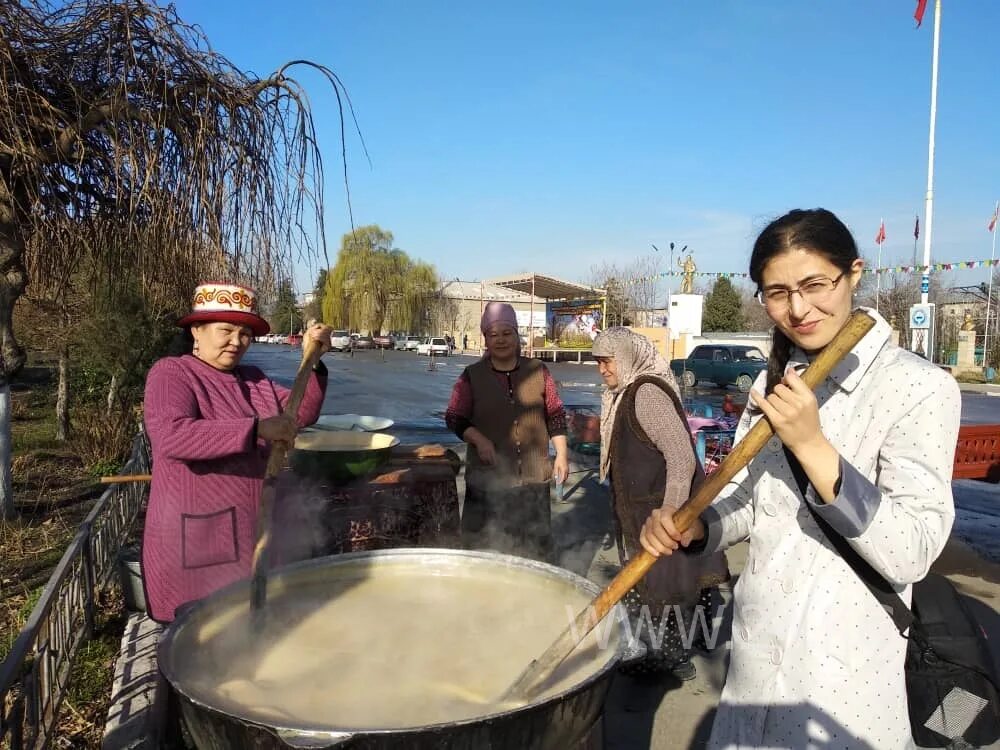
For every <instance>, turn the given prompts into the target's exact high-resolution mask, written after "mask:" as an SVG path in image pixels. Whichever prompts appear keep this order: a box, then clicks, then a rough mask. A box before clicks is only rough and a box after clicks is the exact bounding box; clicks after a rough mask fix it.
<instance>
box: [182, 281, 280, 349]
mask: <svg viewBox="0 0 1000 750" xmlns="http://www.w3.org/2000/svg"><path fill="white" fill-rule="evenodd" d="M215 321H217V322H222V323H236V324H237V325H241V326H249V328H250V330H252V331H253V335H254V336H263V335H264V334H265V333H267V332H268V331H270V330H271V326H270V325H269V324H268V322H267V321H266V320H264V319H263V318H262V317H260V315H258V314H257V293H256V292H255V291H254V290H253V289H251V288H249V287H245V286H240V285H239V284H225V283H222V282H216V281H212V282H208V283H206V284H199V285H198V286H197V287H195V290H194V303H193V304H192V306H191V312H190V314H188V315H186V316H184V317H183V318H181V319H180V320H178V321H177V325H179V326H181V327H182V328H183V327H186V326H189V325H191V324H192V323H210V322H215Z"/></svg>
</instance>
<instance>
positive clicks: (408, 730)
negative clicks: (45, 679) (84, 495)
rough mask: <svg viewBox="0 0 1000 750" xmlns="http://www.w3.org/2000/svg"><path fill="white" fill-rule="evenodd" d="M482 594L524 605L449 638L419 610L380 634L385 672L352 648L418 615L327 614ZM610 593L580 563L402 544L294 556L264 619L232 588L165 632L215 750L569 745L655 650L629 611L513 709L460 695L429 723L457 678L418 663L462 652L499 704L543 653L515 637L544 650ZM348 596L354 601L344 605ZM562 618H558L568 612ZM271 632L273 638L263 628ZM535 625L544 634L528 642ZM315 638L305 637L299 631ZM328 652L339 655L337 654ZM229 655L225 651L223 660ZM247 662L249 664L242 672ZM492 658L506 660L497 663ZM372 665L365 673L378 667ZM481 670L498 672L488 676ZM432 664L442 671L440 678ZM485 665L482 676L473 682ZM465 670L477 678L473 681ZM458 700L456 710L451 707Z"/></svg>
mask: <svg viewBox="0 0 1000 750" xmlns="http://www.w3.org/2000/svg"><path fill="white" fill-rule="evenodd" d="M477 590H481V591H484V592H487V594H486V596H487V598H485V599H483V600H482V601H491V600H489V599H488V597H489V596H490V595H491V594H492V595H495V596H496V597H497V598H496V601H492V602H491V606H490V607H484V609H486V610H488V611H489V612H490V613H491V614H489V615H488V617H487V620H486V621H489V620H491V619H492V618H493V616H494V614H495V612H504V611H506V609H505V607H506V602H508V601H509V602H510V604H511V606H510V608H509V609H510V611H509V612H508V614H507V616H506V617H504V616H501V617H499V621H498V622H496V623H495V624H492V626H491V628H489V632H482V633H481V634H480V633H477V632H476V627H477V626H475V625H474V624H473V623H472V622H470V618H469V617H468V613H467V612H463V611H461V609H459V610H458V611H455V612H452V613H450V615H449V616H448V617H446V618H444V619H442V620H441V622H443V623H446V625H445V626H443V627H442V631H441V632H439V634H438V637H437V638H433V637H430V638H428V637H427V635H428V633H427V632H425V631H421V627H420V626H421V623H420V622H417V621H415V620H414V621H413V622H410V623H407V625H408V626H412V628H413V631H414V636H413V637H412V638H403V639H400V640H397V641H396V642H393V643H385V644H381V643H380V645H379V648H377V649H372V650H371V651H372V652H373V654H372V658H371V659H370V664H372V665H377V664H380V662H379V660H380V659H381V660H382V661H384V662H385V663H384V664H381V665H380V666H379V667H378V668H379V669H383V670H388V672H386V673H379V672H378V670H377V669H375V667H372V669H373V670H374V671H373V674H371V675H370V678H369V679H358V673H356V672H352V671H351V670H353V669H357V668H358V667H357V665H356V664H353V660H354V653H355V652H353V651H351V648H352V645H351V644H352V642H353V640H354V638H355V636H356V635H358V633H359V632H360V631H369V630H370V631H373V632H375V633H378V632H381V631H380V630H379V629H380V628H384V627H385V626H386V625H387V622H386V621H391V620H393V619H401V620H403V621H405V614H404V615H402V616H401V617H398V618H394V617H393V616H392V615H386V616H383V617H377V618H370V619H368V620H364V621H363V622H364V627H358V623H354V624H353V625H351V623H344V622H342V621H341V618H340V617H334V618H330V617H327V615H328V614H329V611H328V610H327V609H324V608H321V603H322V602H324V601H332V602H334V604H333V605H330V606H341V607H342V611H343V612H344V613H345V614H347V613H350V612H353V611H356V610H358V609H363V607H362V606H361V605H362V604H364V601H363V600H364V599H365V597H368V598H370V599H374V600H375V601H381V600H380V598H379V597H383V596H384V597H385V598H386V601H391V602H397V601H398V602H399V606H400V607H402V608H403V609H402V610H401V612H403V613H405V612H407V611H410V604H408V602H409V603H412V602H416V601H418V599H419V598H420V597H425V598H426V597H430V599H429V600H428V601H430V602H433V607H439V606H445V604H444V602H443V600H442V599H441V598H440V597H441V592H446V594H447V596H449V597H453V596H455V595H456V594H455V593H453V592H457V600H462V599H464V598H465V597H466V596H467V592H470V591H477ZM599 591H600V589H599V588H598V587H597V586H596V585H595V584H593V583H592V582H590V581H588V580H586V579H584V578H582V577H580V576H578V575H576V574H574V573H571V572H569V571H567V570H563V569H561V568H557V567H554V566H551V565H547V564H544V563H540V562H536V561H533V560H527V559H522V558H518V557H512V556H508V555H501V554H499V553H493V552H472V551H465V550H443V549H440V550H439V549H434V550H430V549H395V550H381V551H376V552H361V553H352V554H346V555H337V556H332V557H326V558H320V559H316V560H310V561H307V562H303V563H297V564H295V565H290V566H287V567H285V568H282V569H279V570H277V571H275V572H274V573H273V574H272V575H271V576H270V578H269V582H268V592H269V593H268V608H267V610H265V620H264V622H265V625H264V627H263V628H262V629H256V630H255V629H253V628H252V627H251V626H250V624H249V622H250V612H249V604H248V601H249V590H248V584H246V583H238V584H234V585H232V586H229V587H227V588H225V589H223V590H221V591H219V592H216V593H215V594H213V595H212V596H210V597H208V598H206V599H204V600H202V601H200V602H198V603H196V604H195V605H193V606H192V607H190V608H189V609H187V610H186V611H184V612H182V613H181V614H180V615H179V616H178V618H177V619H176V620H175V621H174V622H173V623H171V624H170V626H169V627H168V628H167V629H166V630H165V632H164V633H163V636H162V637H161V639H160V643H159V653H158V656H159V663H160V669H161V670H162V672H163V674H164V675H165V676H166V678H167V680H168V681H169V682H170V684H171V685H172V686H173V688H174V690H175V691H176V693H177V696H178V702H179V704H180V707H181V713H182V715H183V718H184V721H185V723H186V725H187V728H188V730H189V732H190V734H191V736H192V739H193V740H194V743H195V745H196V746H197V747H198V748H199V750H221V749H223V748H227V749H228V748H259V749H267V750H270V749H272V748H273V749H274V750H283V749H286V748H289V747H292V748H313V749H318V748H344V749H345V750H346V749H347V748H350V749H351V750H359V749H361V748H364V749H365V750H375V749H378V750H381V749H382V748H406V749H407V750H424V749H426V750H489V749H494V750H498V749H500V748H516V749H517V750H549V749H551V750H556V749H558V750H565V749H567V748H572V747H574V746H576V745H577V744H578V743H580V742H581V740H583V739H584V738H585V737H586V736H587V734H588V732H589V731H590V730H591V728H592V727H593V726H594V725H595V723H596V722H597V721H598V719H599V718H600V715H601V712H602V707H603V703H604V699H605V696H606V694H607V690H608V688H609V686H610V682H611V678H612V675H613V672H614V669H615V667H616V666H618V665H619V664H620V663H621V661H622V660H623V659H631V658H635V657H637V656H638V655H639V654H638V653H636V652H635V651H632V650H630V649H629V645H628V644H627V642H626V638H625V637H624V636H623V635H622V633H621V631H620V622H619V621H618V620H617V619H614V620H613V621H612V622H609V623H604V624H603V625H607V626H608V628H609V629H608V630H605V631H604V632H605V635H606V636H607V638H606V641H605V644H604V647H603V648H601V647H600V643H599V640H597V639H595V638H594V636H595V634H591V636H589V637H588V641H587V643H588V644H589V646H587V648H583V647H581V648H579V649H578V650H577V651H576V652H574V654H573V655H571V656H570V658H569V659H567V662H566V663H565V664H564V665H563V667H561V668H560V671H559V672H557V673H556V674H555V675H553V677H552V678H550V681H549V682H548V683H547V684H546V685H545V686H543V691H542V692H541V693H540V694H539V696H538V697H537V698H535V699H534V700H532V702H530V703H528V704H527V705H523V706H498V705H496V704H490V703H489V702H488V701H487V702H484V703H482V704H476V705H475V706H474V707H473V708H472V709H471V710H470V705H471V704H469V703H467V702H466V703H458V702H456V704H455V705H456V706H459V709H456V710H457V713H456V714H455V717H454V718H453V719H451V720H449V718H448V717H446V716H442V715H440V714H433V713H430V714H428V716H429V719H428V720H427V721H426V722H420V721H414V719H413V716H410V714H411V713H412V712H413V711H417V712H419V711H424V710H430V709H427V708H426V706H425V704H431V703H433V701H431V700H430V698H431V696H432V688H433V686H435V685H438V686H440V685H441V684H442V683H441V682H440V680H441V679H442V678H441V676H440V674H438V673H437V672H435V671H434V670H433V669H432V670H428V671H427V672H426V673H424V672H423V671H421V670H419V669H418V672H417V674H409V675H406V674H404V672H405V671H406V669H407V666H406V665H407V664H408V663H409V662H408V658H409V657H414V658H415V659H416V661H414V662H412V663H410V667H412V666H413V664H419V663H420V658H422V657H423V654H424V652H426V651H432V650H433V647H436V648H438V649H439V650H442V653H444V654H445V655H446V659H445V660H444V662H447V664H448V667H447V668H448V669H452V668H453V666H454V665H459V664H461V665H464V666H463V667H462V669H464V670H465V672H462V670H461V669H458V671H457V672H456V674H463V675H464V676H465V678H466V679H467V682H468V683H471V684H465V685H462V684H457V685H455V686H453V687H449V688H448V690H449V691H450V690H454V691H455V694H456V695H459V694H461V695H462V700H463V701H464V700H465V696H466V693H468V692H475V691H481V693H482V695H484V696H489V697H490V698H491V699H493V698H495V697H496V696H498V695H499V694H501V693H502V690H503V687H506V686H507V685H509V684H510V683H511V682H513V679H514V678H515V677H516V676H517V674H519V673H520V671H521V670H522V669H523V668H524V667H526V666H527V665H528V662H529V661H530V658H531V657H530V656H529V657H527V658H525V657H524V656H523V654H519V653H514V650H515V647H516V646H520V647H521V648H522V649H523V650H526V651H527V653H530V654H532V655H533V656H538V655H540V654H541V652H542V651H543V650H544V648H545V646H547V645H548V644H549V643H550V642H551V641H552V640H554V638H555V636H556V635H558V633H559V632H560V631H561V630H562V629H563V628H564V627H565V626H566V625H567V624H568V622H569V620H568V613H567V612H565V611H562V610H564V609H565V608H566V607H567V606H568V607H569V608H571V609H572V608H574V607H575V608H577V609H579V607H580V603H581V602H582V603H584V604H585V603H586V602H588V601H589V600H590V599H592V598H593V597H594V596H596V595H597V594H598V593H599ZM366 592H371V593H366ZM434 597H438V598H437V599H435V598H434ZM337 601H339V602H342V604H340V605H337V604H336V602H337ZM526 601H536V602H538V603H539V604H540V605H541V606H540V607H539V608H538V611H537V612H536V613H534V614H530V613H529V614H525V613H524V611H523V610H524V608H523V607H521V606H520V605H521V604H523V603H524V602H526ZM562 602H565V603H566V604H565V605H563V604H562ZM325 606H327V605H323V607H325ZM553 612H557V614H555V615H554V616H553ZM532 617H534V618H535V619H532ZM611 617H612V618H614V617H615V616H614V615H611ZM348 619H349V618H348ZM505 620H506V621H505ZM388 624H391V623H388ZM327 625H329V626H331V629H332V631H336V626H337V625H342V626H343V628H350V630H349V631H348V630H343V629H342V630H341V632H340V633H339V634H338V633H336V632H331V637H330V638H329V639H325V638H316V637H315V636H316V633H317V632H318V631H316V630H310V628H316V627H319V626H322V627H326V626H327ZM603 625H602V627H603ZM435 627H437V626H436V625H435ZM268 629H270V630H271V631H275V632H277V634H278V636H280V639H281V640H280V642H279V643H278V644H277V645H272V642H271V639H272V637H274V635H275V632H268ZM519 629H520V630H519ZM467 631H468V632H467ZM539 631H541V632H539ZM262 632H265V633H267V634H266V635H260V633H262ZM407 632H410V631H409V629H408V630H407ZM505 634H506V636H505ZM365 635H366V636H367V635H368V633H365ZM529 635H530V636H531V637H532V638H533V639H534V640H535V643H528V644H525V643H524V640H525V638H526V637H527V636H529ZM300 636H301V643H299V642H298V641H297V640H296V639H297V638H300ZM458 636H467V640H469V639H477V640H475V642H478V641H479V640H481V645H480V646H479V647H477V648H473V649H471V651H472V653H467V652H468V651H469V650H470V649H469V648H468V643H466V646H465V649H464V651H463V645H462V644H463V643H464V642H465V641H463V640H462V638H461V637H458ZM421 638H424V642H421ZM255 639H256V640H255ZM376 642H378V641H376ZM470 642H471V641H470ZM234 644H235V645H234ZM538 644H541V646H539V645H538ZM300 646H301V648H302V651H301V653H300V654H299V655H298V658H297V659H296V658H294V657H290V655H289V653H290V652H289V651H288V650H287V649H288V648H291V649H292V652H291V653H295V652H296V649H299V647H300ZM383 648H384V653H383V651H382V649H383ZM282 649H284V650H282ZM338 649H339V650H340V654H338V653H337V652H338ZM327 650H328V651H329V652H330V653H327V654H324V651H327ZM487 650H489V651H487ZM374 652H378V653H377V654H376V653H374ZM331 654H332V655H331ZM220 655H222V656H224V657H225V658H221V659H220V658H219V657H220ZM486 656H493V657H494V658H492V659H487V658H485V657H486ZM376 657H378V658H376ZM383 657H384V658H383ZM497 657H498V658H497ZM341 659H343V661H344V663H345V664H346V663H347V662H352V665H351V666H350V667H347V668H345V672H344V675H343V682H344V684H343V685H342V684H340V682H338V680H339V679H340V678H339V666H338V664H339V660H341ZM241 660H243V662H244V666H243V667H237V666H236V665H237V663H239V662H240V661H241ZM362 661H363V660H362ZM488 661H489V662H490V663H491V664H492V665H493V666H492V667H487V666H486V662H488ZM299 662H301V664H299ZM480 662H482V664H480ZM522 662H523V663H522ZM366 664H367V663H366ZM366 664H362V666H361V669H368V668H369V666H366ZM246 665H250V667H249V669H248V668H247V667H246ZM275 665H283V666H282V667H281V669H285V668H288V667H289V666H291V668H290V672H289V675H288V680H287V683H286V684H280V683H279V682H276V681H274V675H273V674H270V673H268V672H267V670H268V669H270V668H272V667H274V666H275ZM480 666H482V672H481V673H480V674H477V672H476V670H478V669H480ZM498 667H499V669H498ZM241 669H242V672H241ZM490 670H492V671H490ZM411 671H412V670H411ZM432 673H433V674H434V675H436V676H434V677H431V676H430V675H431V674H432ZM508 673H509V674H508ZM328 675H330V676H332V677H330V680H329V683H328V684H327V685H326V687H324V686H323V684H321V683H323V682H324V679H326V676H328ZM425 675H426V677H425ZM470 675H476V676H475V677H473V678H472V679H468V678H469V676H470ZM397 678H398V679H397ZM447 679H451V678H450V677H449V678H447ZM456 679H458V680H459V681H460V682H461V679H462V678H461V677H459V678H456ZM407 680H409V681H410V683H412V685H413V686H414V687H416V690H415V693H414V694H412V695H409V694H407V693H406V692H405V691H403V689H402V688H401V687H400V685H401V684H404V683H406V682H407ZM232 685H239V686H242V687H240V690H241V691H242V693H240V695H243V696H251V695H252V696H254V697H253V698H247V699H246V700H245V701H242V700H241V698H240V695H236V696H234V694H233V693H232V692H231V691H230V692H227V691H229V688H227V686H232ZM302 687H306V688H307V690H305V691H303V695H304V696H305V702H304V703H302V704H290V703H288V701H290V700H293V699H292V698H291V697H290V693H292V692H294V691H295V689H299V688H302ZM324 691H326V692H324ZM401 691H403V692H401ZM238 692H239V691H238ZM383 692H384V696H383ZM407 695H409V697H406V696H407ZM400 696H403V699H402V701H401V702H398V703H397V704H396V707H395V708H393V707H392V705H393V704H392V699H393V698H395V699H396V700H397V701H398V700H399V699H400ZM294 700H299V699H298V698H295V699H294ZM351 701H355V703H354V704H352V703H351ZM306 704H308V705H309V707H308V708H303V709H302V711H300V710H299V707H300V705H301V706H306ZM384 704H387V705H384ZM352 705H353V708H350V706H352ZM446 705H447V709H448V710H451V708H452V707H451V704H446ZM345 707H348V708H346V709H345ZM369 709H370V710H369ZM380 711H381V712H388V713H386V714H385V718H386V719H387V720H386V721H385V722H384V724H381V725H380V724H379V721H378V719H377V718H373V717H377V716H378V715H379V712H380ZM373 712H374V713H373Z"/></svg>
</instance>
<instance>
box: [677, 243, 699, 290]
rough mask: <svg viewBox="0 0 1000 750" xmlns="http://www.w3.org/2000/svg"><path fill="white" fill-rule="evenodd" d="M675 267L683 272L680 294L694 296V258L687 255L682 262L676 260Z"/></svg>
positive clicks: (695, 267) (695, 268)
mask: <svg viewBox="0 0 1000 750" xmlns="http://www.w3.org/2000/svg"><path fill="white" fill-rule="evenodd" d="M677 265H678V266H680V267H681V269H682V270H683V271H684V280H683V281H681V294H694V272H695V271H697V270H698V266H696V265H695V264H694V258H693V257H691V254H690V253H688V257H687V258H685V259H684V260H681V259H680V258H678V259H677Z"/></svg>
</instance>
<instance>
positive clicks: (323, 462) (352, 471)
mask: <svg viewBox="0 0 1000 750" xmlns="http://www.w3.org/2000/svg"><path fill="white" fill-rule="evenodd" d="M397 445H399V438H397V437H393V436H392V435H386V434H385V433H381V432H336V431H333V430H304V431H303V432H301V433H299V436H298V437H297V438H295V447H294V449H293V450H292V451H291V452H290V453H289V456H288V461H289V463H290V465H291V467H292V470H293V471H294V472H295V473H296V474H299V475H300V476H304V477H309V478H311V479H320V480H325V481H332V482H349V481H350V480H352V479H357V478H358V477H363V476H365V475H366V474H370V473H372V472H373V471H375V469H377V468H378V467H379V466H381V465H382V464H384V463H385V462H386V461H388V460H389V456H390V454H391V453H392V449H393V448H394V447H395V446H397Z"/></svg>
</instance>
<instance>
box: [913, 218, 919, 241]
mask: <svg viewBox="0 0 1000 750" xmlns="http://www.w3.org/2000/svg"><path fill="white" fill-rule="evenodd" d="M919 238H920V217H919V216H918V217H917V218H916V219H915V220H914V222H913V239H915V240H916V239H919Z"/></svg>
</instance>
